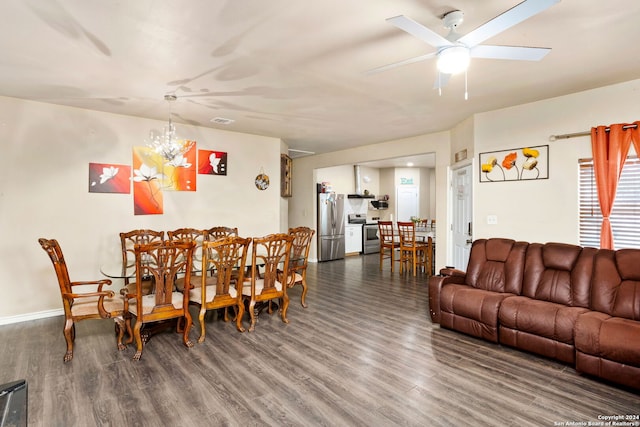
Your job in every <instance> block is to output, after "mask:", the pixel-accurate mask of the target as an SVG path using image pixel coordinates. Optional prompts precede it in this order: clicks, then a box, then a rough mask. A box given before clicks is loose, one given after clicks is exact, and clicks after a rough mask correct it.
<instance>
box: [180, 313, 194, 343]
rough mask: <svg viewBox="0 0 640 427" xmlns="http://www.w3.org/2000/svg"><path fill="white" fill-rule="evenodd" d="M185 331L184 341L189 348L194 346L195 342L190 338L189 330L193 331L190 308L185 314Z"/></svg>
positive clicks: (183, 334)
mask: <svg viewBox="0 0 640 427" xmlns="http://www.w3.org/2000/svg"><path fill="white" fill-rule="evenodd" d="M184 324H185V326H184V332H183V333H182V342H183V343H184V345H185V346H187V347H188V348H191V347H193V342H192V341H191V339H190V338H189V331H191V325H192V324H193V320H192V319H191V313H189V310H186V313H185V316H184Z"/></svg>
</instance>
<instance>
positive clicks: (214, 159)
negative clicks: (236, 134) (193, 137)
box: [198, 150, 227, 175]
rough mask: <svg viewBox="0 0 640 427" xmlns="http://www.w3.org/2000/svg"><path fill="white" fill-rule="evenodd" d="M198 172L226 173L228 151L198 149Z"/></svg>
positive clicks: (205, 173) (210, 173)
mask: <svg viewBox="0 0 640 427" xmlns="http://www.w3.org/2000/svg"><path fill="white" fill-rule="evenodd" d="M198 173H199V174H203V175H226V174H227V153H226V152H223V151H210V150H198Z"/></svg>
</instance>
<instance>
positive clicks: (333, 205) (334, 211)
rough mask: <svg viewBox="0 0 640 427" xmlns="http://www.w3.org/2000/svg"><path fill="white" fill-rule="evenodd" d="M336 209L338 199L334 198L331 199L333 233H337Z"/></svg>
mask: <svg viewBox="0 0 640 427" xmlns="http://www.w3.org/2000/svg"><path fill="white" fill-rule="evenodd" d="M336 210H337V209H336V201H335V199H334V200H331V228H332V229H333V233H332V234H335V232H336V216H337V214H336Z"/></svg>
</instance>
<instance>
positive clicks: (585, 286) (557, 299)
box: [522, 243, 598, 308]
mask: <svg viewBox="0 0 640 427" xmlns="http://www.w3.org/2000/svg"><path fill="white" fill-rule="evenodd" d="M597 251H598V250H597V249H595V248H583V247H581V246H575V245H567V244H564V243H546V244H540V243H531V244H529V247H528V248H527V257H526V263H525V270H524V279H523V283H522V295H524V296H527V297H529V298H533V299H536V300H540V301H549V302H554V303H557V304H563V305H566V306H572V307H585V308H587V307H589V291H590V288H591V274H592V272H593V257H594V255H595V254H596V252H597Z"/></svg>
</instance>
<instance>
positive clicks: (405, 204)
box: [396, 185, 418, 221]
mask: <svg viewBox="0 0 640 427" xmlns="http://www.w3.org/2000/svg"><path fill="white" fill-rule="evenodd" d="M396 194H397V198H396V200H397V202H396V216H397V221H411V217H412V216H418V187H416V186H406V185H403V186H400V187H398V190H397V192H396Z"/></svg>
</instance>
